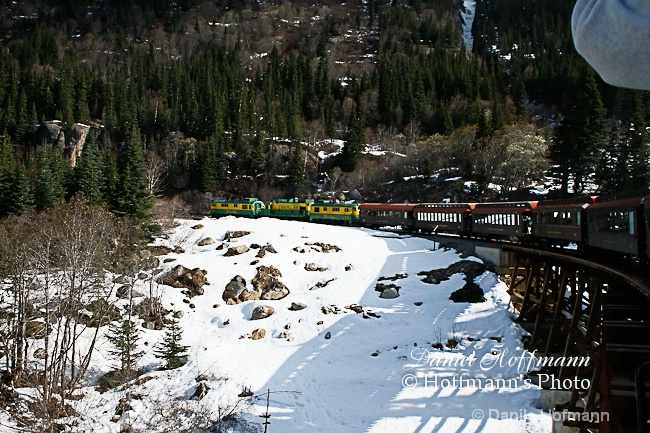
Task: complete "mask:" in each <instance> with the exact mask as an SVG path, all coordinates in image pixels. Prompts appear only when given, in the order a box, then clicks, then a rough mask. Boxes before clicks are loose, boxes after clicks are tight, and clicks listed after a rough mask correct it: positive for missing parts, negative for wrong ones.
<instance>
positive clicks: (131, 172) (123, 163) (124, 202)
mask: <svg viewBox="0 0 650 433" xmlns="http://www.w3.org/2000/svg"><path fill="white" fill-rule="evenodd" d="M146 170H147V168H146V166H145V162H144V151H143V148H142V141H141V139H140V131H139V129H138V128H137V127H135V126H134V127H133V128H132V129H131V133H130V134H129V136H128V138H127V140H126V143H125V145H124V148H123V149H122V151H121V154H120V164H119V167H118V173H119V178H118V182H117V191H116V200H115V213H116V214H118V215H132V216H134V217H136V218H144V217H146V216H147V215H148V210H149V208H150V207H151V205H152V203H153V201H152V198H151V194H150V193H149V190H148V188H147V173H146Z"/></svg>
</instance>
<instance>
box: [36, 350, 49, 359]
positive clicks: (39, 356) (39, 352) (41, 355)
mask: <svg viewBox="0 0 650 433" xmlns="http://www.w3.org/2000/svg"><path fill="white" fill-rule="evenodd" d="M46 357H47V353H46V352H45V349H43V348H42V347H39V348H38V349H36V350H35V351H34V358H36V359H45V358H46Z"/></svg>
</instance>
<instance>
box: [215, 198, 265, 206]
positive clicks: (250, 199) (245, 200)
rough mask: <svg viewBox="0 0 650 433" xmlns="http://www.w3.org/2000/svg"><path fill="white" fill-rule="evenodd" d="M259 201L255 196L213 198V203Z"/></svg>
mask: <svg viewBox="0 0 650 433" xmlns="http://www.w3.org/2000/svg"><path fill="white" fill-rule="evenodd" d="M257 201H260V200H259V199H258V198H255V197H246V198H241V199H217V200H212V203H237V204H240V203H248V204H250V203H255V202H257Z"/></svg>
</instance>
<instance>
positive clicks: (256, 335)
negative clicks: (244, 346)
mask: <svg viewBox="0 0 650 433" xmlns="http://www.w3.org/2000/svg"><path fill="white" fill-rule="evenodd" d="M264 337H266V329H264V328H259V329H256V330H254V331H253V334H252V335H251V337H250V338H251V339H252V340H261V339H262V338H264Z"/></svg>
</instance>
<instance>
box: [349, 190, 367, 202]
mask: <svg viewBox="0 0 650 433" xmlns="http://www.w3.org/2000/svg"><path fill="white" fill-rule="evenodd" d="M348 197H350V200H363V197H362V196H361V193H360V192H359V191H357V190H356V189H352V190H350V191H348Z"/></svg>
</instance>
